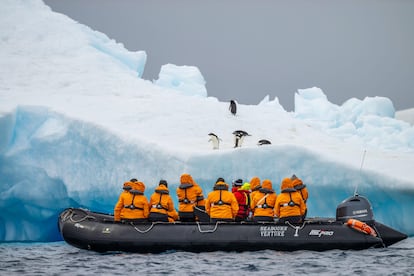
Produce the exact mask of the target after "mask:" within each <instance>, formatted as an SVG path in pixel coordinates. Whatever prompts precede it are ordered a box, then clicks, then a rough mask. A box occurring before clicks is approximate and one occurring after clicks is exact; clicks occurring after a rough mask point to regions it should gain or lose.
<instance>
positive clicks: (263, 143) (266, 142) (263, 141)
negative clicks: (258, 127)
mask: <svg viewBox="0 0 414 276" xmlns="http://www.w3.org/2000/svg"><path fill="white" fill-rule="evenodd" d="M271 144H272V143H270V141H269V140H266V139H262V140H259V142H257V145H258V146H262V145H271Z"/></svg>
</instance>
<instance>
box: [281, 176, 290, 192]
mask: <svg viewBox="0 0 414 276" xmlns="http://www.w3.org/2000/svg"><path fill="white" fill-rule="evenodd" d="M288 188H293V183H292V180H291V179H290V178H289V177H286V178H284V179H283V180H282V183H281V184H280V190H281V191H283V190H285V189H288Z"/></svg>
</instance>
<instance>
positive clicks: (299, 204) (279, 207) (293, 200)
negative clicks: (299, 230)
mask: <svg viewBox="0 0 414 276" xmlns="http://www.w3.org/2000/svg"><path fill="white" fill-rule="evenodd" d="M305 210H306V205H305V202H304V201H303V199H302V196H301V195H300V193H299V192H298V191H296V190H295V188H293V183H292V180H291V179H290V178H289V177H287V178H284V179H283V180H282V183H281V185H280V194H279V196H278V197H277V200H276V205H275V215H276V216H277V217H278V218H279V222H281V223H285V222H286V221H289V222H290V223H300V222H302V217H303V215H304V213H305Z"/></svg>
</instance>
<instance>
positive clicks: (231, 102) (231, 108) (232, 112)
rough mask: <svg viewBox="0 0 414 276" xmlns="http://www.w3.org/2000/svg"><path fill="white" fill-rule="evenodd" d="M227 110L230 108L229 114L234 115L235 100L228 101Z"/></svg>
mask: <svg viewBox="0 0 414 276" xmlns="http://www.w3.org/2000/svg"><path fill="white" fill-rule="evenodd" d="M229 110H230V112H231V114H233V115H236V112H237V105H236V102H235V101H234V100H231V101H230V106H229Z"/></svg>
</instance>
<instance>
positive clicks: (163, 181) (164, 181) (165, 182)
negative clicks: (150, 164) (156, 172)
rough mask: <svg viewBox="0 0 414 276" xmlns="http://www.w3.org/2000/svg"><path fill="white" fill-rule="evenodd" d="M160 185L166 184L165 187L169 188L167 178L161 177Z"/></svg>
mask: <svg viewBox="0 0 414 276" xmlns="http://www.w3.org/2000/svg"><path fill="white" fill-rule="evenodd" d="M159 185H164V186H165V187H167V188H168V183H167V180H164V179H161V180H160V183H159Z"/></svg>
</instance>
